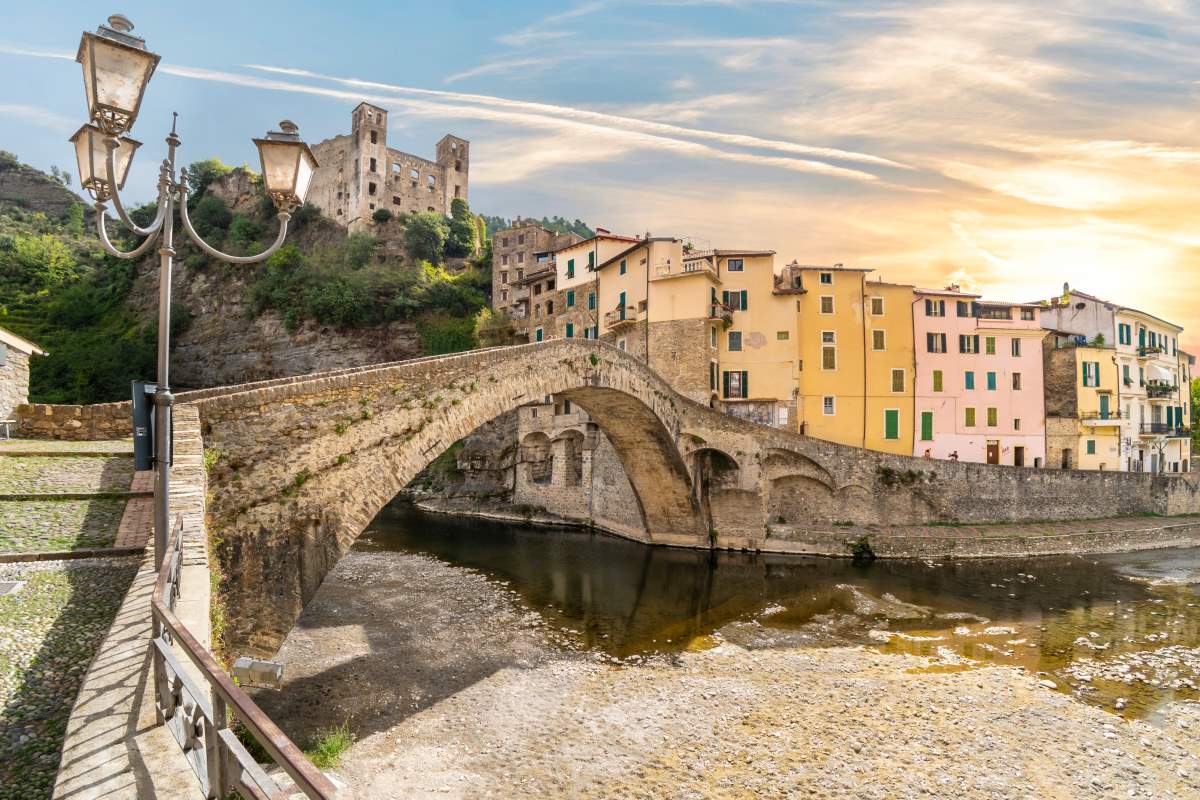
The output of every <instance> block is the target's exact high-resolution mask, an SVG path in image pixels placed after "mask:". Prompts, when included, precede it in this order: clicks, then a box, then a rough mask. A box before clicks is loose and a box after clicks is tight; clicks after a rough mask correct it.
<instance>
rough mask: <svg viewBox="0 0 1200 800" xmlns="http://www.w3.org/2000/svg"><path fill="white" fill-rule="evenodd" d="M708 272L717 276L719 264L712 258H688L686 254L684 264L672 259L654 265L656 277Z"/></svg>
mask: <svg viewBox="0 0 1200 800" xmlns="http://www.w3.org/2000/svg"><path fill="white" fill-rule="evenodd" d="M701 272H703V273H707V274H708V275H710V276H712V277H714V278H715V277H716V276H717V265H716V264H715V263H714V262H713V259H712V258H688V257H686V256H684V259H683V263H682V264H676V263H674V262H673V261H672V260H671V259H667V260H666V261H660V262H658V263H657V264H655V265H654V276H655V277H656V278H674V277H677V276H679V275H693V274H696V273H701Z"/></svg>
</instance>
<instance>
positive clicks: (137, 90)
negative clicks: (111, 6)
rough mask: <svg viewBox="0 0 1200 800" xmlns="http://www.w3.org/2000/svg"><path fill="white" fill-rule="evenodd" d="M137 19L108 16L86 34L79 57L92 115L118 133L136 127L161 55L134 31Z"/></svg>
mask: <svg viewBox="0 0 1200 800" xmlns="http://www.w3.org/2000/svg"><path fill="white" fill-rule="evenodd" d="M132 30H133V23H131V22H130V21H129V20H128V19H126V18H125V17H123V16H121V15H120V14H114V15H113V16H111V17H109V18H108V24H107V25H101V26H100V27H99V28H98V29H97V31H96V32H95V33H87V32H86V31H85V32H84V34H83V37H82V38H81V39H80V40H79V52H78V54H77V55H76V56H75V60H76V61H77V62H78V63H79V64H81V65H82V66H83V86H84V90H85V92H86V94H87V104H88V115H89V116H90V117H91V119H92V121H93V122H95V123H96V125H98V126H99V127H100V128H101V130H103V131H104V132H106V133H110V134H112V135H114V136H117V135H120V134H122V133H124V132H126V131H127V130H129V129H130V128H132V127H133V123H134V120H136V119H137V115H138V110H139V109H140V108H141V105H142V95H143V94H144V93H145V91H146V84H147V83H149V82H150V76H151V75H153V74H154V69H155V67H157V66H158V60H159V56H158V55H156V54H155V53H151V52H150V51H148V50H147V49H146V42H145V40H144V39H140V38H138V37H137V36H134V35H132V34H131V33H130V31H132Z"/></svg>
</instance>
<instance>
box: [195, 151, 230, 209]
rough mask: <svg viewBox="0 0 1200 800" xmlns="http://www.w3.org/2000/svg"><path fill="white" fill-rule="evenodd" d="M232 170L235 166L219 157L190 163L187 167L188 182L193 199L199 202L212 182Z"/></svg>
mask: <svg viewBox="0 0 1200 800" xmlns="http://www.w3.org/2000/svg"><path fill="white" fill-rule="evenodd" d="M232 171H233V167H230V166H227V165H225V164H223V163H222V162H221V159H219V158H208V159H205V160H204V161H196V162H194V163H192V164H190V165H189V166H188V168H187V183H188V193H189V195H190V196H191V198H192V201H193V202H199V199H200V196H201V195H203V194H204V192H205V190H206V189H208V185H209V184H210V183H212V182H213V181H215V180H216V179H217V178H219V177H221V176H222V175H226V174H228V173H230V172H232Z"/></svg>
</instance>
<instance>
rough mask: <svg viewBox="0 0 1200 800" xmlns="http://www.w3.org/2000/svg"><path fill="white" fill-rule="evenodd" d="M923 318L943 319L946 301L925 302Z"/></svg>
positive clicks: (927, 300)
mask: <svg viewBox="0 0 1200 800" xmlns="http://www.w3.org/2000/svg"><path fill="white" fill-rule="evenodd" d="M925 316H927V317H944V316H946V301H945V300H929V299H926V300H925Z"/></svg>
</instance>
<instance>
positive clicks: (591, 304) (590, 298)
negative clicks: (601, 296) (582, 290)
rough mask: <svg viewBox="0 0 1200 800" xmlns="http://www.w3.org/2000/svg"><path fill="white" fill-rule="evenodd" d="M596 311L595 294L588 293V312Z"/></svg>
mask: <svg viewBox="0 0 1200 800" xmlns="http://www.w3.org/2000/svg"><path fill="white" fill-rule="evenodd" d="M595 310H596V293H595V292H588V311H595Z"/></svg>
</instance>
